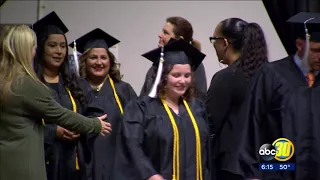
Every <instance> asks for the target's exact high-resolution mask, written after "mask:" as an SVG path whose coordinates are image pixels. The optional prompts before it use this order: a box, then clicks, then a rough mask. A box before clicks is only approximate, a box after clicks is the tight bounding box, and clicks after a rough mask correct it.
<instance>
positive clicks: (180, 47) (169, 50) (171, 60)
mask: <svg viewBox="0 0 320 180" xmlns="http://www.w3.org/2000/svg"><path fill="white" fill-rule="evenodd" d="M142 56H143V57H145V58H147V59H148V60H150V61H152V62H153V63H155V64H158V71H157V77H156V80H155V83H154V85H153V88H152V89H151V92H150V94H149V96H150V97H155V96H156V91H157V86H158V84H159V82H160V79H161V74H162V68H163V67H162V66H163V64H172V65H174V64H190V66H191V68H192V70H193V71H195V70H196V69H197V67H198V66H199V65H200V64H201V62H202V61H203V59H204V58H205V57H206V55H205V54H203V53H201V52H200V51H199V50H198V49H197V48H195V47H194V46H193V45H192V44H190V43H188V42H187V41H185V40H184V39H178V40H170V41H169V43H168V44H166V45H165V46H163V47H159V48H156V49H154V50H151V51H149V52H147V53H145V54H142Z"/></svg>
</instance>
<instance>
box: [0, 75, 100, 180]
mask: <svg viewBox="0 0 320 180" xmlns="http://www.w3.org/2000/svg"><path fill="white" fill-rule="evenodd" d="M11 90H12V92H13V95H12V96H10V97H9V99H8V100H7V101H6V102H5V103H4V104H1V105H0V180H46V179H47V177H46V170H45V160H44V146H43V143H44V142H43V125H42V118H44V119H45V120H46V121H50V122H52V123H56V124H58V125H60V126H62V127H65V128H67V129H69V130H72V131H75V132H79V133H86V132H89V133H92V132H94V133H99V132H100V131H101V123H100V120H99V119H98V118H93V119H91V118H87V117H84V116H82V115H80V114H76V113H74V112H72V111H70V110H68V109H66V108H63V107H62V106H60V105H59V104H58V103H56V102H55V101H54V99H53V98H52V96H51V94H50V91H49V89H48V88H47V87H45V86H44V85H42V84H40V83H38V82H36V81H34V80H33V79H32V78H31V77H29V76H25V77H21V78H19V79H18V80H16V81H14V82H13V84H12V86H11Z"/></svg>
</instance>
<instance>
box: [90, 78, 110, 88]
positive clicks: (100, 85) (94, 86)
mask: <svg viewBox="0 0 320 180" xmlns="http://www.w3.org/2000/svg"><path fill="white" fill-rule="evenodd" d="M107 77H108V76H107ZM105 81H106V79H104V80H103V81H102V83H101V84H99V85H93V84H92V82H90V86H91V88H92V89H93V90H95V91H100V90H101V88H102V86H103V84H104V82H105Z"/></svg>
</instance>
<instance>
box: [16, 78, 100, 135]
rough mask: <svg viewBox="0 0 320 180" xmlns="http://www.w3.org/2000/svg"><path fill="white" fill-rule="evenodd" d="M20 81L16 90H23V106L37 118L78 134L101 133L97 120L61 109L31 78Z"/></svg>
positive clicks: (47, 92)
mask: <svg viewBox="0 0 320 180" xmlns="http://www.w3.org/2000/svg"><path fill="white" fill-rule="evenodd" d="M21 79H22V81H21V83H18V84H21V86H20V87H18V88H19V89H20V88H22V89H23V95H22V98H23V105H24V106H25V108H27V109H28V110H29V111H30V112H32V113H33V114H35V115H36V116H37V117H39V118H44V119H45V120H46V121H48V122H51V123H55V124H58V125H60V126H62V127H65V128H67V129H70V130H72V131H76V132H79V133H86V132H96V133H99V132H100V131H101V123H100V120H99V119H98V118H92V119H91V118H87V117H84V116H82V115H80V114H77V113H74V112H72V111H70V110H68V109H66V108H63V107H62V106H61V105H59V104H58V103H57V102H56V101H55V100H54V99H53V98H52V96H51V94H50V92H49V90H48V89H47V87H46V86H44V85H41V84H40V83H39V82H36V81H35V80H33V79H31V77H23V78H21ZM18 84H16V85H18ZM17 91H18V92H19V90H17ZM20 91H21V90H20Z"/></svg>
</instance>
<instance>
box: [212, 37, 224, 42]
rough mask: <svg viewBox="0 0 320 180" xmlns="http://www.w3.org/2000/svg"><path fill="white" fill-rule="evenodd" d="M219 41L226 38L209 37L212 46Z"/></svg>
mask: <svg viewBox="0 0 320 180" xmlns="http://www.w3.org/2000/svg"><path fill="white" fill-rule="evenodd" d="M218 39H226V38H224V37H209V41H210V43H212V44H213V43H214V42H215V41H216V40H218Z"/></svg>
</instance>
